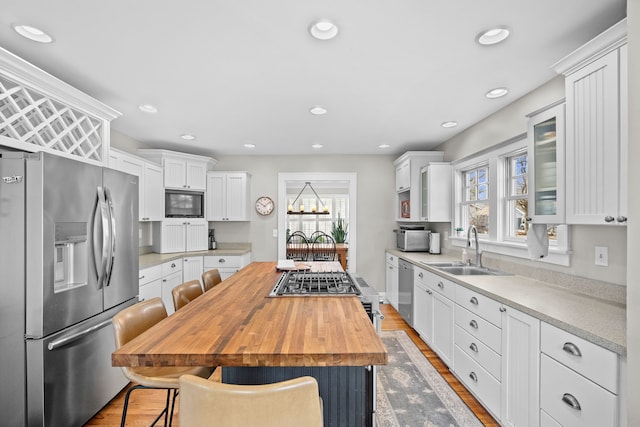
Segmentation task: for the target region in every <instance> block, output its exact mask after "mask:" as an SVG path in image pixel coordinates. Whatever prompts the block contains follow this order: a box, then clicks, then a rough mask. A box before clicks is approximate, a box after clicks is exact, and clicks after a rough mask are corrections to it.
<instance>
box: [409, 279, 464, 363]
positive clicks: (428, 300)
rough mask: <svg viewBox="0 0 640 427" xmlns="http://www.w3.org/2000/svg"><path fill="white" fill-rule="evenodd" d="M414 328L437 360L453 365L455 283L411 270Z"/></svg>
mask: <svg viewBox="0 0 640 427" xmlns="http://www.w3.org/2000/svg"><path fill="white" fill-rule="evenodd" d="M413 273H414V291H413V295H414V303H413V316H414V328H415V329H416V331H418V333H419V334H420V336H421V337H422V339H423V340H424V341H425V342H426V343H427V344H429V346H430V347H431V349H432V350H433V351H435V352H436V353H437V354H438V356H440V359H442V361H443V362H444V363H445V364H447V366H450V367H451V366H453V324H454V323H453V314H454V305H455V304H454V303H453V301H452V299H450V297H452V296H453V295H454V294H455V286H456V285H455V284H454V283H453V282H450V281H448V280H446V279H443V278H442V277H440V276H438V275H436V274H433V273H431V272H428V271H426V270H424V269H422V268H419V267H414V270H413Z"/></svg>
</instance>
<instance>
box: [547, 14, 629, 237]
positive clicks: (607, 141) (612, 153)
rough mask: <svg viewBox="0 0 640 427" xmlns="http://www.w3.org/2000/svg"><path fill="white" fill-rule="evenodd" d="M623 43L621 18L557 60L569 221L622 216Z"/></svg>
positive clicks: (613, 220) (619, 220) (611, 220)
mask: <svg viewBox="0 0 640 427" xmlns="http://www.w3.org/2000/svg"><path fill="white" fill-rule="evenodd" d="M626 49H627V48H626V20H623V21H621V22H620V23H618V24H616V25H615V26H613V27H611V28H610V29H609V30H607V31H605V32H604V33H602V34H601V35H599V36H598V37H596V38H595V39H593V40H592V41H591V42H589V43H587V44H586V45H584V46H582V47H581V48H579V49H578V50H577V51H575V52H573V53H572V54H571V55H569V56H568V57H567V58H565V59H563V60H562V61H561V62H560V63H559V64H557V66H556V71H559V72H562V73H563V74H565V76H566V79H565V90H566V158H567V163H566V173H567V175H566V195H567V200H566V221H567V223H568V224H621V225H624V224H626V221H627V212H626V204H627V201H626V198H627V194H626V191H627V187H626V182H627V167H626V162H627V158H626V150H627V147H626V145H627V143H628V142H627V137H626V128H627V123H626V120H627V119H626V117H627V102H626V92H627V89H626V88H627V66H626ZM621 129H622V131H621Z"/></svg>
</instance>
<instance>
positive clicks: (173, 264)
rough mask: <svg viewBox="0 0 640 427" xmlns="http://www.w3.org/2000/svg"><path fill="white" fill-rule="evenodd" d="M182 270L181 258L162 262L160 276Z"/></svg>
mask: <svg viewBox="0 0 640 427" xmlns="http://www.w3.org/2000/svg"><path fill="white" fill-rule="evenodd" d="M179 271H180V272H181V271H182V259H176V260H173V261H167V262H165V263H164V264H162V277H165V276H168V275H170V274H173V273H176V272H179Z"/></svg>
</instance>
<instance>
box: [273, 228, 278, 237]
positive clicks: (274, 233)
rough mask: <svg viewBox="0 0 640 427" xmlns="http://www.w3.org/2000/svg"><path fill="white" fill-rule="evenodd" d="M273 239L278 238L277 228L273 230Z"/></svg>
mask: <svg viewBox="0 0 640 427" xmlns="http://www.w3.org/2000/svg"><path fill="white" fill-rule="evenodd" d="M273 237H278V229H277V228H274V229H273Z"/></svg>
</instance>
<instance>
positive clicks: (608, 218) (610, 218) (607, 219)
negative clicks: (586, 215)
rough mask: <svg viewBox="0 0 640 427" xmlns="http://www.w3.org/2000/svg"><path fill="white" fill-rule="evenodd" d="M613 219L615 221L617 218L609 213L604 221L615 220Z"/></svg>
mask: <svg viewBox="0 0 640 427" xmlns="http://www.w3.org/2000/svg"><path fill="white" fill-rule="evenodd" d="M613 221H615V218H614V217H612V216H610V215H607V216H605V217H604V222H613Z"/></svg>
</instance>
